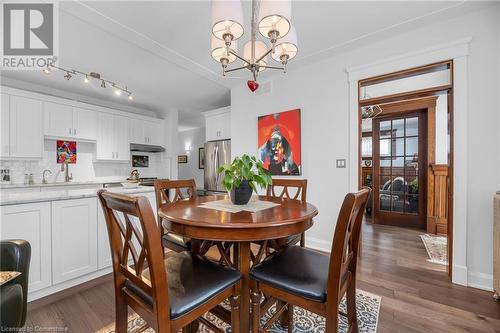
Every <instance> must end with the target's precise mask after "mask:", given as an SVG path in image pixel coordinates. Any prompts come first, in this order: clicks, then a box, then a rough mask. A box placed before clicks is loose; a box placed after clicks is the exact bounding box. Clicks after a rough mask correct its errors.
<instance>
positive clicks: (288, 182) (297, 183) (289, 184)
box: [266, 178, 307, 249]
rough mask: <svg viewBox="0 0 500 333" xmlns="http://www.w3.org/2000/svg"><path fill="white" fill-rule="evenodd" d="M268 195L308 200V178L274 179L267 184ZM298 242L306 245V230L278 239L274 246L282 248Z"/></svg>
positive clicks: (303, 245)
mask: <svg viewBox="0 0 500 333" xmlns="http://www.w3.org/2000/svg"><path fill="white" fill-rule="evenodd" d="M266 195H267V196H271V197H276V198H280V199H282V198H285V199H293V200H300V201H302V202H306V200H307V179H279V178H277V179H273V182H272V184H270V185H268V186H267V193H266ZM298 242H300V246H302V247H305V244H306V238H305V232H303V233H302V234H299V235H292V236H289V237H287V238H286V239H279V240H277V245H274V246H273V247H276V246H277V247H279V248H281V247H284V246H288V245H294V244H297V243H298ZM270 244H271V245H272V244H273V243H272V242H271V243H270ZM275 249H276V248H275Z"/></svg>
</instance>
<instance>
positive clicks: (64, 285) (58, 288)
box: [28, 267, 113, 302]
mask: <svg viewBox="0 0 500 333" xmlns="http://www.w3.org/2000/svg"><path fill="white" fill-rule="evenodd" d="M112 271H113V268H112V267H108V268H104V269H101V270H99V271H97V272H93V273H90V274H86V275H84V276H80V277H78V278H75V279H72V280H69V281H65V282H61V283H58V284H56V285H53V286H50V287H47V288H43V289H40V290H37V291H34V292H31V293H28V302H33V301H36V300H38V299H40V298H44V297H47V296H49V295H52V294H55V293H59V292H64V291H65V289H68V288H73V287H76V288H83V289H85V285H82V284H84V283H86V282H89V281H91V280H94V279H96V278H99V277H101V276H104V275H106V274H109V273H111V272H112ZM83 289H82V290H83ZM71 292H73V291H69V293H71Z"/></svg>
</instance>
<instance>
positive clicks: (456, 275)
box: [452, 265, 468, 287]
mask: <svg viewBox="0 0 500 333" xmlns="http://www.w3.org/2000/svg"><path fill="white" fill-rule="evenodd" d="M452 282H453V283H455V284H459V285H462V286H466V287H467V286H468V284H467V266H462V265H453V276H452Z"/></svg>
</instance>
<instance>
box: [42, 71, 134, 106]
mask: <svg viewBox="0 0 500 333" xmlns="http://www.w3.org/2000/svg"><path fill="white" fill-rule="evenodd" d="M53 69H57V70H60V71H62V72H65V73H66V74H65V75H64V78H65V79H66V81H69V80H70V79H71V78H73V77H78V76H81V77H83V82H84V83H85V84H88V83H90V81H91V80H95V81H97V82H101V83H100V86H101V88H104V89H105V88H108V84H109V87H112V88H113V90H114V92H115V95H116V96H121V95H122V93H124V94H125V95H126V96H127V98H128V100H129V101H132V100H133V98H132V92H131V91H130V90H128V88H127V87H126V86H125V88H123V86H119V85H118V84H116V83H115V82H113V81H110V80H107V79H105V78H103V77H102V76H101V74H99V73H96V72H90V73H85V72H81V71H79V70H76V69H66V68H62V67H59V66H56V65H53V64H52V65H47V67H46V68H44V69H43V72H44V73H45V74H50V73H51V72H52V70H53Z"/></svg>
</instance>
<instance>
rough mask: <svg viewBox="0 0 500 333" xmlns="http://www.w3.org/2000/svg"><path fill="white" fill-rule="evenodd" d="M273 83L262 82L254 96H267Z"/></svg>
mask: <svg viewBox="0 0 500 333" xmlns="http://www.w3.org/2000/svg"><path fill="white" fill-rule="evenodd" d="M272 88H273V82H272V81H264V82H261V83H260V84H259V89H257V91H256V92H255V96H262V95H267V94H270V93H271V92H272V90H273V89H272Z"/></svg>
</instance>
